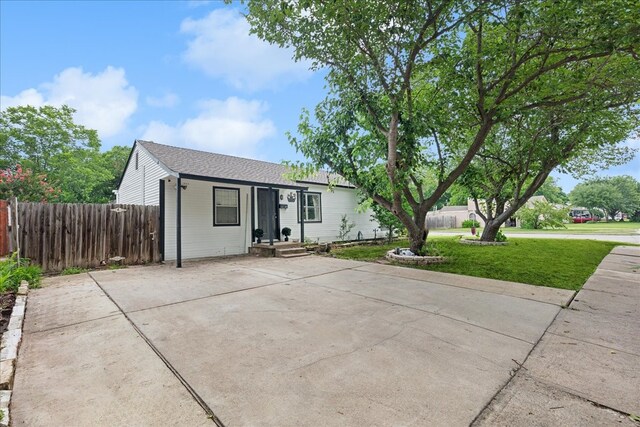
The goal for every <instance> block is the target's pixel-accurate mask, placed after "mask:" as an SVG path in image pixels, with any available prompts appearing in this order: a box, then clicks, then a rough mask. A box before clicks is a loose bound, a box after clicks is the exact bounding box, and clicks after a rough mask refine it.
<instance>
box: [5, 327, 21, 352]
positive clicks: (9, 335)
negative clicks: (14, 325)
mask: <svg viewBox="0 0 640 427" xmlns="http://www.w3.org/2000/svg"><path fill="white" fill-rule="evenodd" d="M21 339H22V329H13V330H7V331H6V332H5V333H4V334H2V344H1V346H2V350H0V360H7V359H15V358H16V357H17V356H18V346H19V345H20V340H21Z"/></svg>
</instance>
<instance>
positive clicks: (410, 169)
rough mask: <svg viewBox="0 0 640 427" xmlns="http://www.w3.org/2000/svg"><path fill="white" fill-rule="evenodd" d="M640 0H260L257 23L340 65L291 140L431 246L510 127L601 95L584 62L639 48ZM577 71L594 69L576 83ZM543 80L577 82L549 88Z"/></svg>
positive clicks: (284, 42) (262, 33)
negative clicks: (502, 127) (452, 205)
mask: <svg viewBox="0 0 640 427" xmlns="http://www.w3.org/2000/svg"><path fill="white" fill-rule="evenodd" d="M612 3H615V4H612ZM633 4H634V1H631V0H628V1H625V0H617V1H614V2H611V1H607V2H605V1H592V2H583V1H579V0H564V1H557V0H547V1H538V0H536V1H527V0H513V1H488V0H487V1H480V0H479V1H462V0H459V1H452V0H422V1H414V2H397V1H391V0H336V1H332V2H324V1H320V0H318V1H314V0H308V1H297V0H266V1H250V2H249V3H248V10H249V14H248V20H249V23H250V24H251V27H252V31H253V32H254V33H255V34H257V35H258V36H259V37H261V38H263V39H265V40H267V41H269V42H271V43H276V44H278V45H280V46H285V47H292V48H293V49H294V52H295V58H296V59H302V58H307V59H309V60H311V61H312V63H313V67H314V68H315V69H320V68H325V69H326V70H327V83H328V89H329V94H328V96H327V98H326V99H325V100H324V101H323V102H321V103H320V104H319V105H318V106H317V108H316V111H315V121H313V120H311V118H310V117H309V115H308V114H305V115H304V116H303V119H302V122H301V124H300V127H299V133H300V136H299V137H292V138H291V142H292V143H293V144H294V145H295V146H296V148H297V149H298V150H299V151H301V152H302V153H303V154H304V155H305V156H306V157H307V158H308V159H310V161H311V163H312V164H313V166H315V167H325V166H326V167H329V168H330V169H332V170H333V171H335V172H338V173H339V174H341V175H342V176H344V177H345V178H346V179H348V180H349V181H351V182H352V183H354V184H355V185H356V186H358V187H359V188H360V189H361V190H362V191H363V192H365V193H366V194H367V195H368V196H369V197H371V198H372V199H373V200H374V201H375V202H376V203H378V204H379V205H380V206H382V207H384V208H385V209H387V210H389V211H390V212H392V213H393V214H394V215H395V216H396V217H397V218H398V219H399V220H400V221H401V222H402V223H403V224H404V225H405V227H406V228H407V231H408V233H409V238H410V243H411V249H412V250H413V251H414V252H421V249H422V247H423V245H424V242H425V240H426V237H427V230H426V226H425V216H426V213H427V211H429V210H430V209H431V208H432V207H433V206H434V205H435V204H436V203H437V202H438V200H439V199H440V198H441V197H442V196H443V195H444V193H445V192H446V191H447V189H448V188H449V187H450V186H451V185H452V184H453V183H454V182H455V181H456V179H457V178H458V177H459V176H460V175H461V174H462V173H463V172H464V171H465V170H466V169H467V167H468V166H469V164H470V163H471V161H472V159H473V158H474V156H475V155H476V153H477V152H478V151H479V150H480V149H481V148H482V146H483V145H484V144H485V141H486V139H487V137H488V135H490V133H491V131H492V128H493V127H494V126H495V125H496V124H497V123H500V122H503V121H505V120H508V119H510V118H511V117H513V116H514V115H516V114H519V113H520V112H522V111H531V110H536V109H543V108H547V107H550V106H556V105H562V104H565V103H570V102H573V101H575V100H577V99H582V98H583V97H585V96H586V95H587V94H588V93H590V92H591V91H593V90H595V88H594V87H590V86H589V85H588V84H587V82H588V79H589V77H590V75H591V74H590V73H589V72H588V70H585V67H586V65H584V64H587V65H589V64H590V65H591V66H592V67H606V59H607V58H611V57H618V56H628V55H634V54H635V51H634V49H636V48H637V46H638V40H639V38H640V35H639V33H638V32H637V29H638V24H637V22H638V21H639V20H638V11H637V10H636V9H635V8H634V7H633ZM583 65H584V66H583ZM574 69H580V70H581V71H580V73H582V74H584V75H578V74H576V75H575V76H574V79H573V81H572V82H571V84H569V83H567V80H568V79H566V75H567V74H568V73H572V72H573V70H574ZM543 77H544V79H545V81H546V82H547V84H549V82H554V81H555V80H558V81H564V82H565V84H563V85H553V84H552V85H550V86H546V87H541V86H540V85H541V81H542V78H543ZM536 88H537V89H538V90H534V89H536ZM552 89H553V90H552ZM458 154H460V155H459V156H458ZM380 165H384V167H385V175H384V178H383V180H379V179H378V174H377V173H374V171H375V170H376V169H377V168H378V167H379V166H380ZM426 165H433V166H434V167H435V168H436V170H437V177H438V180H437V185H436V186H435V188H433V189H432V190H431V191H425V188H424V186H423V182H421V180H420V177H419V173H418V172H419V171H420V170H421V169H423V168H424V167H425V166H426ZM407 206H408V208H407Z"/></svg>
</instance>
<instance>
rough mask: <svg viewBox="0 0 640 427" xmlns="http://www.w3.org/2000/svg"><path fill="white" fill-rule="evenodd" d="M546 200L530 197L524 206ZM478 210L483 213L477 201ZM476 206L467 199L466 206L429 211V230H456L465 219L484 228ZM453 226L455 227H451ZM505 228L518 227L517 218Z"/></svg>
mask: <svg viewBox="0 0 640 427" xmlns="http://www.w3.org/2000/svg"><path fill="white" fill-rule="evenodd" d="M546 201H547V199H546V197H544V196H531V197H530V198H529V200H527V203H525V206H526V207H528V208H531V207H533V204H534V203H535V202H546ZM479 202H480V203H479V205H480V209H481V211H482V212H483V213H484V208H485V206H486V205H485V203H484V202H482V201H479ZM476 212H477V211H476V205H475V203H474V201H473V199H472V198H469V199H467V205H466V206H464V205H460V206H444V207H443V208H442V209H439V210H437V211H431V212H429V213H427V223H428V224H429V225H430V228H458V227H462V222H463V221H465V220H467V219H475V220H476V221H478V223H480V227H484V225H485V224H484V221H483V220H482V218H481V217H480V215H478V214H477V213H476ZM453 224H455V225H453ZM504 225H505V227H520V226H521V224H520V220H519V219H517V218H515V217H514V218H509V219H508V220H507V221H506V222H505V224H504Z"/></svg>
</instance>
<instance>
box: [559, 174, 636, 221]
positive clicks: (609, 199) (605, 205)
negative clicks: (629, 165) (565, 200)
mask: <svg viewBox="0 0 640 427" xmlns="http://www.w3.org/2000/svg"><path fill="white" fill-rule="evenodd" d="M569 197H570V198H571V202H572V203H573V204H574V205H576V206H581V207H585V208H588V209H593V210H595V209H599V210H601V211H603V212H604V214H605V219H608V218H614V217H615V216H616V214H618V213H620V212H621V213H626V214H629V215H633V214H634V213H635V212H636V211H637V210H640V183H639V182H638V181H636V180H635V179H634V178H633V177H631V176H628V175H623V176H612V177H608V178H595V179H591V180H588V181H585V182H584V183H580V184H578V185H576V186H575V188H574V189H573V190H572V191H571V193H569Z"/></svg>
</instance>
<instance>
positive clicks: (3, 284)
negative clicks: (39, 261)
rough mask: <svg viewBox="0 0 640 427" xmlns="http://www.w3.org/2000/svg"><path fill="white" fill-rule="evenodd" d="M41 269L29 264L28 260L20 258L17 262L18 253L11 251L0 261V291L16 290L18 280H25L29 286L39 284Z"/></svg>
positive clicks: (35, 286) (18, 283)
mask: <svg viewBox="0 0 640 427" xmlns="http://www.w3.org/2000/svg"><path fill="white" fill-rule="evenodd" d="M41 277H42V269H41V268H40V266H37V265H30V263H29V260H28V259H26V258H22V259H21V260H20V264H18V255H17V253H15V252H14V253H13V254H12V255H11V256H10V257H9V258H8V259H7V260H5V261H0V292H6V291H16V290H17V289H18V286H20V282H21V281H23V280H26V281H27V282H28V283H29V287H31V288H37V287H38V286H40V279H41Z"/></svg>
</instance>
